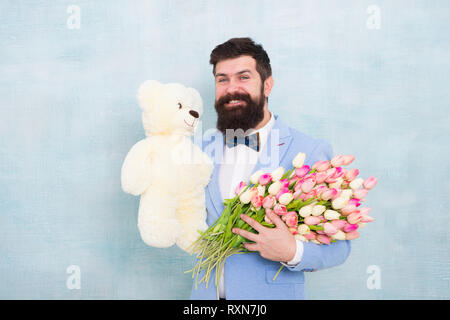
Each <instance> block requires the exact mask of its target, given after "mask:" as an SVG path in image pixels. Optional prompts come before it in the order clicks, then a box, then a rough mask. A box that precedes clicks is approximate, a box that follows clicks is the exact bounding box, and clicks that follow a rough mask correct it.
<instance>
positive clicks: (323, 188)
mask: <svg viewBox="0 0 450 320" xmlns="http://www.w3.org/2000/svg"><path fill="white" fill-rule="evenodd" d="M313 190H314V192H315V193H316V195H317V196H318V197H320V196H321V195H322V193H323V192H325V191H326V190H328V188H327V187H326V186H316V187H315V188H314V189H313Z"/></svg>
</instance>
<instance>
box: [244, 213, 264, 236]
mask: <svg viewBox="0 0 450 320" xmlns="http://www.w3.org/2000/svg"><path fill="white" fill-rule="evenodd" d="M241 219H242V220H244V221H245V222H247V223H248V224H249V225H250V226H251V227H252V228H253V229H255V230H256V231H258V232H261V231H263V229H265V227H264V226H263V225H262V224H260V223H259V222H258V221H256V220H255V219H253V218H250V217H249V216H248V215H246V214H241Z"/></svg>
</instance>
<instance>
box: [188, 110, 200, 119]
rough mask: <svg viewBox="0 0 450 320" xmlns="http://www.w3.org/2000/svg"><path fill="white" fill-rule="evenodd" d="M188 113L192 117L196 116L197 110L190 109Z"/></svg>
mask: <svg viewBox="0 0 450 320" xmlns="http://www.w3.org/2000/svg"><path fill="white" fill-rule="evenodd" d="M189 113H190V115H191V116H193V117H194V118H198V112H197V111H194V110H190V111H189Z"/></svg>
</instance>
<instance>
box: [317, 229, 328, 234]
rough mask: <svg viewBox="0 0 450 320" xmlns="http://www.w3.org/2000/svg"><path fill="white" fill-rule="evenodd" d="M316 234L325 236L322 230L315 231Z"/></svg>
mask: <svg viewBox="0 0 450 320" xmlns="http://www.w3.org/2000/svg"><path fill="white" fill-rule="evenodd" d="M316 233H317V234H326V233H325V232H324V231H323V230H316Z"/></svg>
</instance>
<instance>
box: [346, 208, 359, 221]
mask: <svg viewBox="0 0 450 320" xmlns="http://www.w3.org/2000/svg"><path fill="white" fill-rule="evenodd" d="M362 218H363V215H362V214H361V212H359V210H357V211H355V212H352V213H350V214H349V215H348V216H347V221H348V223H350V224H356V223H358V222H360V221H361V219H362Z"/></svg>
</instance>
